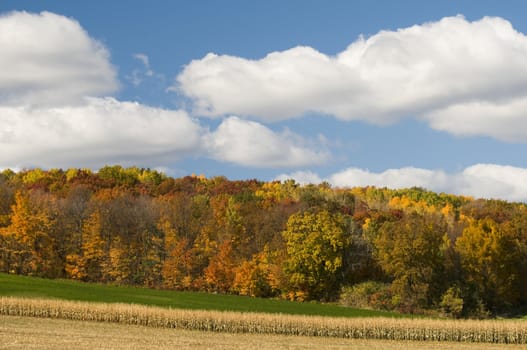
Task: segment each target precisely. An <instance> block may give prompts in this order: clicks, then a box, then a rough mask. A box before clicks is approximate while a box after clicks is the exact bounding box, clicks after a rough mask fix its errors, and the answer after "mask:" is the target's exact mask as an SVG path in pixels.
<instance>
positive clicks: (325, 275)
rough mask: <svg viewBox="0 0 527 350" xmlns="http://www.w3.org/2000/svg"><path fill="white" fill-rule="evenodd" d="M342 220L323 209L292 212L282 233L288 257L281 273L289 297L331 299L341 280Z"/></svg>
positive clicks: (343, 236)
mask: <svg viewBox="0 0 527 350" xmlns="http://www.w3.org/2000/svg"><path fill="white" fill-rule="evenodd" d="M345 226H346V225H345V220H344V217H343V216H342V215H340V214H334V215H332V214H330V213H329V212H328V211H326V210H323V211H320V212H318V213H311V212H305V213H300V214H294V215H292V216H291V217H290V218H289V220H288V221H287V226H286V229H285V230H284V231H283V232H282V235H283V238H284V240H285V243H286V249H287V255H288V257H287V259H286V261H285V266H284V272H285V274H286V276H287V277H288V279H289V283H290V288H291V290H290V292H291V297H292V298H297V299H303V298H306V299H326V300H327V299H331V298H333V297H334V296H335V293H338V290H339V285H340V283H341V282H342V265H343V263H342V261H343V254H344V250H345V249H346V248H347V246H348V244H349V237H346V235H345Z"/></svg>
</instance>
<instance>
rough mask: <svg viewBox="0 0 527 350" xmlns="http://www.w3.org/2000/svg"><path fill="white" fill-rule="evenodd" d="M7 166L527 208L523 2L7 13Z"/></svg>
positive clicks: (1, 84) (2, 64)
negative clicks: (290, 182) (108, 170)
mask: <svg viewBox="0 0 527 350" xmlns="http://www.w3.org/2000/svg"><path fill="white" fill-rule="evenodd" d="M0 13H1V17H0V52H2V53H3V54H2V57H3V58H1V57H0V68H1V70H2V71H3V72H4V74H0V146H1V147H2V149H4V152H0V168H15V169H21V168H30V167H43V168H53V167H61V168H67V167H91V168H93V169H97V168H98V167H101V166H103V165H104V164H115V163H119V164H122V165H125V166H129V165H136V166H140V167H150V168H158V169H162V170H163V171H165V172H167V173H168V174H170V175H174V176H184V175H187V174H191V173H197V174H200V173H203V174H205V175H206V176H216V175H225V176H227V177H228V178H231V179H248V178H257V179H261V180H273V179H285V178H295V179H296V180H297V181H299V182H319V181H328V182H330V183H331V184H333V185H334V186H365V185H369V184H370V185H376V186H388V187H410V186H421V187H426V188H428V189H431V190H435V191H444V192H451V193H460V194H466V195H472V196H475V197H486V198H490V197H493V198H504V199H509V200H519V201H525V200H527V164H526V163H527V162H526V158H525V156H524V155H525V154H526V152H527V114H525V113H527V38H525V33H527V21H526V18H525V13H527V12H526V8H525V4H524V2H523V1H503V2H497V1H426V2H424V1H306V0H304V1H296V0H295V1H274V0H272V1H259V2H257V1H156V2H148V3H147V2H146V1H126V2H118V1H113V2H108V1H90V2H78V1H66V0H57V1H47V2H45V1H41V2H35V1H20V0H17V1H10V0H2V1H0Z"/></svg>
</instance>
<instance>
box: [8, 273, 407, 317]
mask: <svg viewBox="0 0 527 350" xmlns="http://www.w3.org/2000/svg"><path fill="white" fill-rule="evenodd" d="M0 296H16V297H25V298H46V299H62V300H77V301H89V302H102V303H129V304H141V305H150V306H160V307H170V308H178V309H192V310H217V311H240V312H265V313H284V314H292V315H316V316H338V317H406V316H405V315H402V314H399V313H390V312H379V311H372V310H362V309H353V308H347V307H341V306H338V305H331V304H321V303H299V302H289V301H285V300H274V299H262V298H251V297H244V296H236V295H220V294H208V293H200V292H175V291H167V290H152V289H146V288H135V287H118V286H110V285H102V284H90V283H82V282H77V281H71V280H49V279H43V278H35V277H27V276H17V275H9V274H5V273H0Z"/></svg>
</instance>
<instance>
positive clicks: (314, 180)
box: [275, 171, 324, 185]
mask: <svg viewBox="0 0 527 350" xmlns="http://www.w3.org/2000/svg"><path fill="white" fill-rule="evenodd" d="M289 179H294V180H295V182H297V183H299V184H301V185H307V184H319V183H321V182H322V181H324V180H322V179H321V178H320V176H318V174H316V173H314V172H312V171H295V172H294V173H292V174H290V175H287V174H282V175H279V176H277V177H276V178H275V180H278V181H282V182H283V181H286V180H289Z"/></svg>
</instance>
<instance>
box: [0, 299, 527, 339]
mask: <svg viewBox="0 0 527 350" xmlns="http://www.w3.org/2000/svg"><path fill="white" fill-rule="evenodd" d="M0 314H1V315H7V316H9V315H12V316H26V317H41V318H56V319H66V320H79V321H96V322H111V323H121V324H127V325H142V326H150V327H164V328H174V329H185V330H199V331H210V332H230V333H252V334H278V335H301V336H320V337H340V338H353V339H382V340H397V341H403V340H418V341H449V342H452V341H454V342H485V343H499V344H527V321H521V320H517V321H515V320H482V321H477V320H432V319H393V318H338V317H321V316H298V315H283V314H263V313H239V312H220V311H196V310H182V309H164V308H157V307H149V306H142V305H130V304H103V303H87V302H75V301H62V300H46V299H25V298H14V297H1V298H0Z"/></svg>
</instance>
